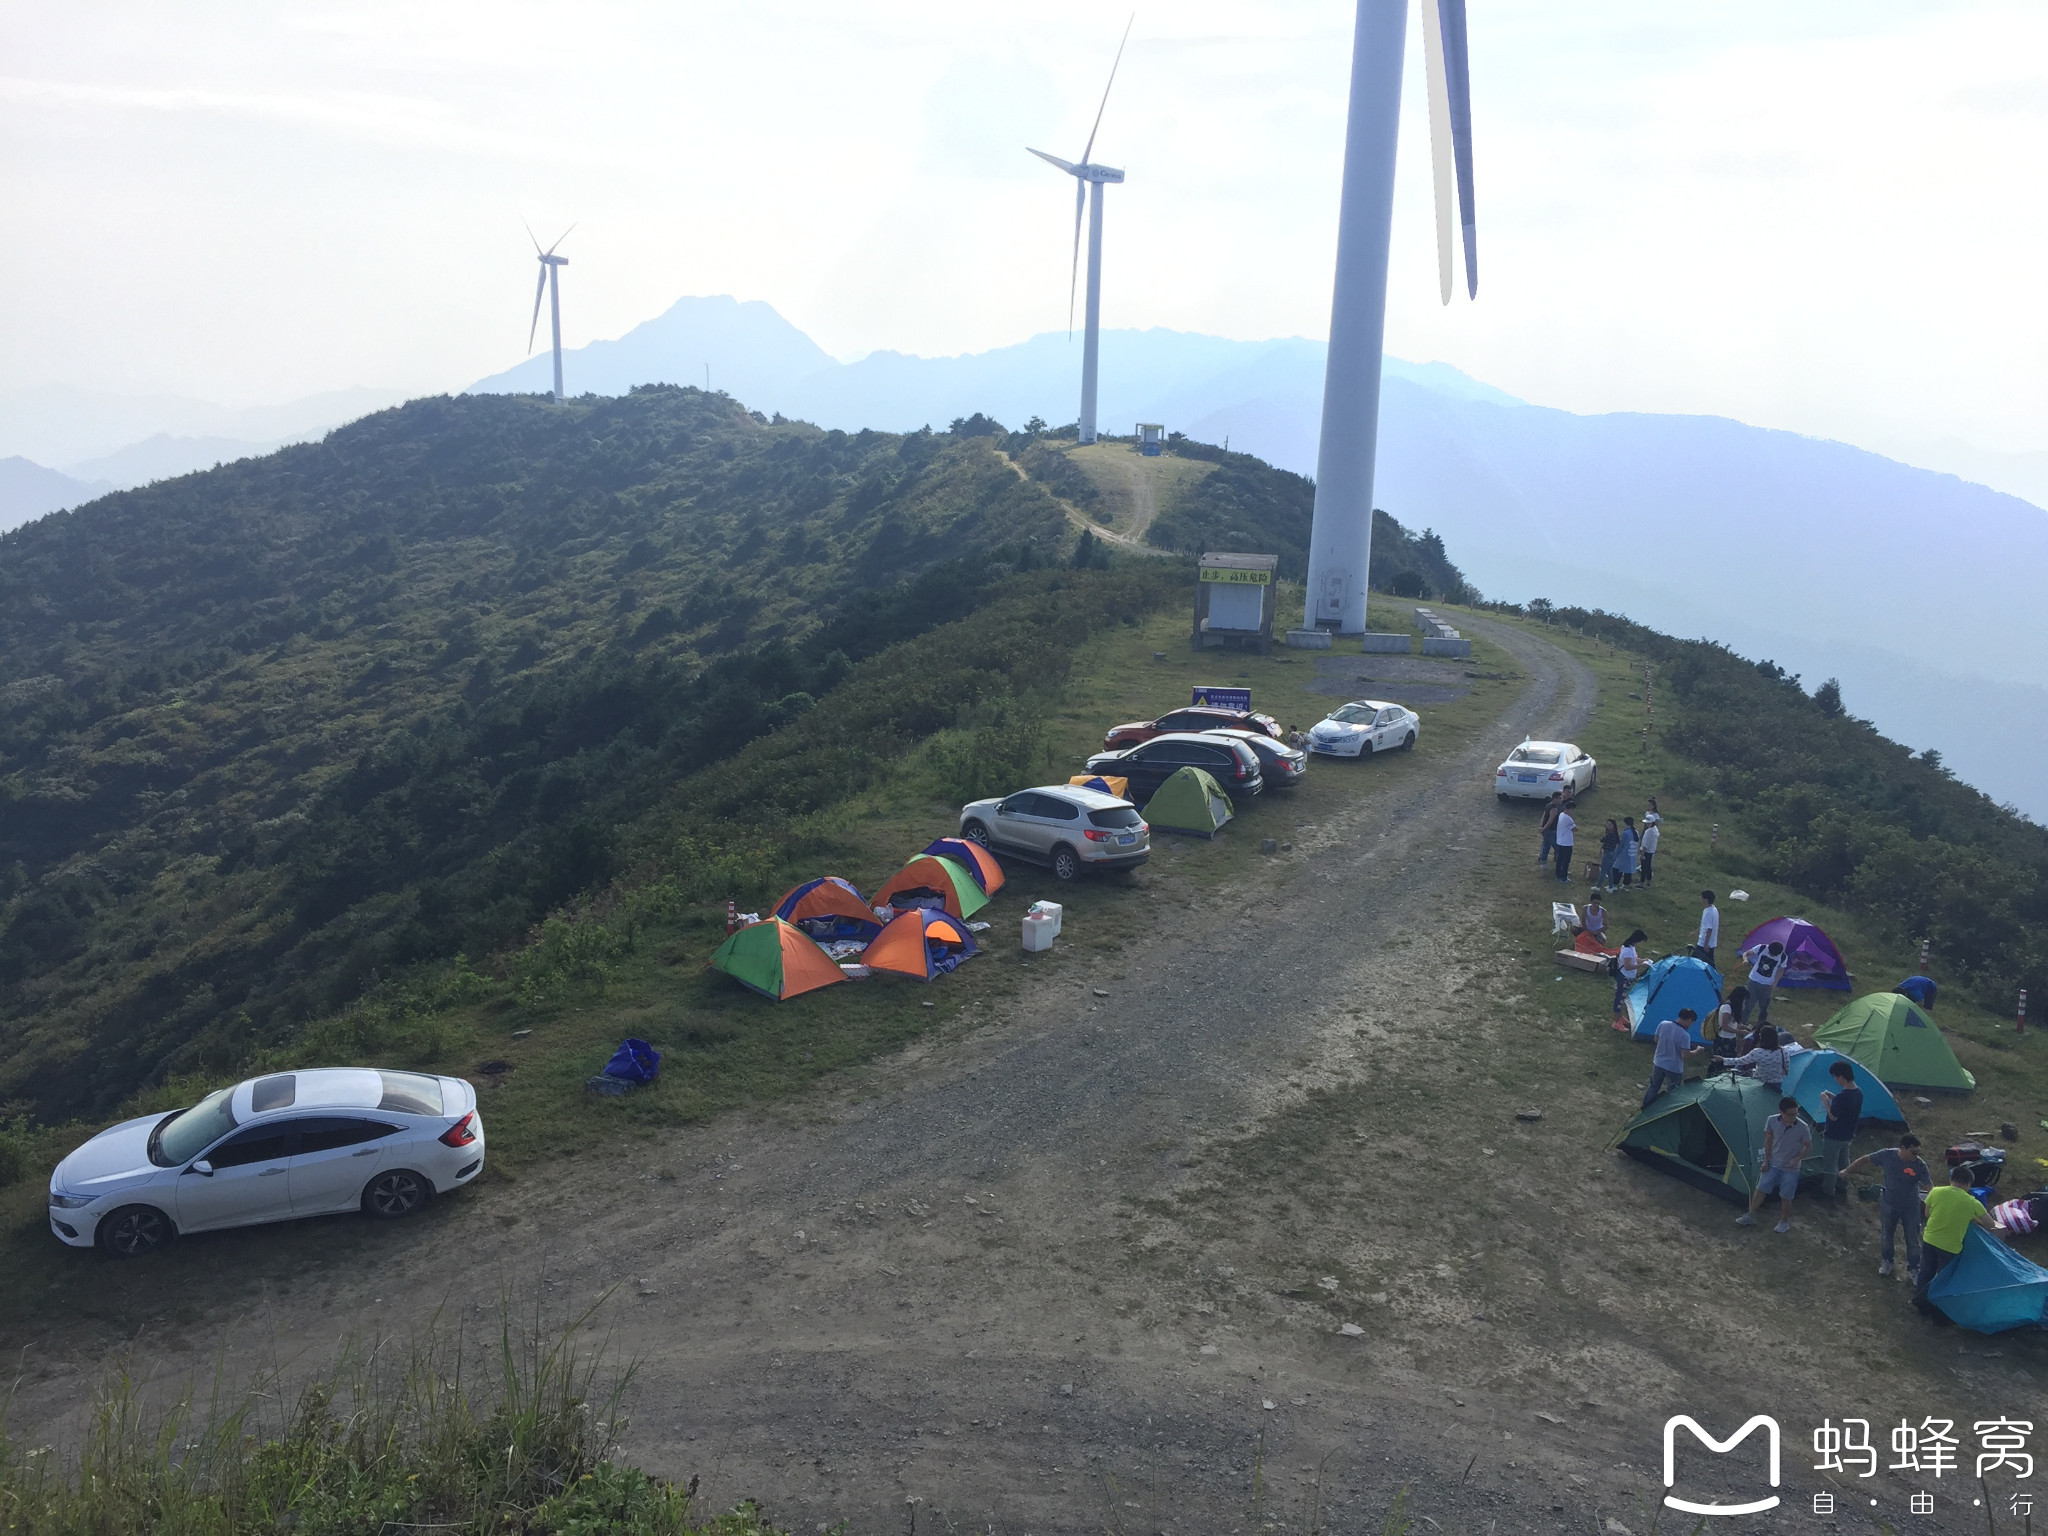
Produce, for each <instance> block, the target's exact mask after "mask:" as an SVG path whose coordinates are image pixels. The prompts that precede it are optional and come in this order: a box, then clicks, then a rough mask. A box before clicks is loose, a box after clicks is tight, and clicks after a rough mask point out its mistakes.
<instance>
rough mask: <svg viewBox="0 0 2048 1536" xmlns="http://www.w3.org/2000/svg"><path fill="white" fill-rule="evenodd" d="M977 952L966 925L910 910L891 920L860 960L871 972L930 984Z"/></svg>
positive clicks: (940, 914)
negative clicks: (883, 972) (887, 972)
mask: <svg viewBox="0 0 2048 1536" xmlns="http://www.w3.org/2000/svg"><path fill="white" fill-rule="evenodd" d="M979 949H980V946H979V945H977V944H976V943H975V942H974V935H973V934H972V933H970V932H969V931H968V928H967V925H966V924H965V923H963V922H961V921H959V920H958V919H957V918H953V917H948V916H947V915H946V914H945V913H943V912H934V911H933V910H932V909H931V908H929V907H913V908H911V909H910V910H909V911H908V912H905V913H904V914H903V915H902V916H900V917H897V918H894V919H892V920H891V921H890V923H889V926H888V927H886V928H884V929H883V930H882V936H881V937H880V938H879V939H876V940H875V941H874V943H872V944H870V945H869V946H868V947H867V951H866V953H864V954H863V955H862V956H861V957H860V958H861V963H862V964H863V965H865V966H867V967H868V968H869V969H870V970H876V971H895V972H896V973H898V974H899V975H903V976H915V977H916V978H917V979H918V980H919V981H930V980H931V979H932V978H933V977H934V976H938V975H942V974H943V973H944V972H946V971H950V970H952V969H953V967H954V966H956V965H958V964H959V963H960V962H961V961H962V960H965V959H966V958H967V957H968V956H969V955H972V954H975V953H977V952H978V951H979Z"/></svg>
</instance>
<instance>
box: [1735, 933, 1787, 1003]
mask: <svg viewBox="0 0 2048 1536" xmlns="http://www.w3.org/2000/svg"><path fill="white" fill-rule="evenodd" d="M1742 958H1743V959H1744V960H1747V961H1748V962H1749V996H1750V1001H1752V1002H1753V1003H1755V1004H1756V1021H1757V1023H1759V1024H1768V1023H1769V1022H1770V1020H1771V994H1772V993H1774V992H1775V991H1777V988H1778V983H1779V982H1780V981H1782V980H1783V979H1784V975H1785V946H1784V945H1783V944H1781V943H1779V942H1778V941H1777V940H1776V939H1773V940H1771V942H1770V943H1768V944H1758V945H1756V946H1755V947H1754V948H1751V949H1745V950H1744V951H1743V952H1742Z"/></svg>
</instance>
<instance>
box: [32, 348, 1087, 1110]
mask: <svg viewBox="0 0 2048 1536" xmlns="http://www.w3.org/2000/svg"><path fill="white" fill-rule="evenodd" d="M1068 537H1069V535H1068V534H1067V532H1066V529H1065V524H1064V521H1063V517H1062V514H1061V512H1060V510H1059V508H1058V506H1057V504H1056V503H1055V502H1053V501H1052V500H1051V499H1050V498H1049V497H1047V496H1045V495H1044V494H1043V493H1042V492H1040V491H1039V490H1038V489H1037V488H1035V487H1034V486H1032V485H1030V484H1028V483H1026V482H1023V481H1021V480H1020V479H1019V478H1018V477H1017V475H1016V474H1015V473H1014V472H1013V471H1012V470H1011V469H1010V468H1009V467H1008V466H1007V465H1006V464H1005V463H1004V462H1003V461H1002V460H1001V459H1000V458H999V457H998V456H997V455H996V454H995V453H993V452H992V451H991V449H990V445H989V443H988V442H987V441H985V440H983V439H980V438H976V437H955V436H951V435H945V434H938V435H935V434H931V433H919V434H913V435H910V436H906V437H896V436H890V435H886V434H879V433H862V434H858V435H854V436H848V435H847V434H844V433H839V432H821V431H818V430H816V429H815V428H811V427H807V426H802V425H798V424H786V423H785V424H775V425H769V424H766V423H763V422H761V421H760V420H758V419H757V418H755V417H753V416H751V415H750V414H749V413H748V412H746V411H745V410H744V409H743V408H741V407H740V406H739V405H737V404H735V403H734V402H732V401H731V400H729V399H726V398H725V397H723V396H715V395H705V394H703V393H702V392H700V391H697V390H687V389H670V388H660V389H648V390H643V391H640V392H638V393H636V394H634V395H632V396H630V397H627V398H625V399H618V400H587V401H583V402H572V403H571V404H570V405H568V406H566V407H561V408H555V407H552V406H550V405H548V404H546V403H544V402H542V401H539V400H535V399H525V398H508V397H496V396H481V397H465V398H461V399H453V400H449V399H438V400H424V401H418V402H414V403H413V404H411V405H408V406H406V407H404V408H402V409H399V410H395V411H388V412H385V413H383V414H381V415H378V416H374V417H370V418H368V419H366V420H364V421H362V422H359V423H357V424H355V425H354V426H351V427H349V428H346V429H344V430H343V431H340V432H337V433H335V434H334V435H333V436H331V437H329V438H328V439H327V440H326V441H325V442H323V443H319V444H313V445H307V446H303V447H298V448H292V449H287V450H285V451H284V452H281V453H278V454H274V455H271V456H270V457H268V458H265V459H260V460H254V461H249V462H245V463H241V464H236V465H231V466H228V467H225V468H222V469H218V470H214V471H211V472H208V473H205V474H199V475H193V476H188V477H186V478H185V479H182V480H177V481H172V482H169V483H167V484H163V485H159V486H155V487H152V488H150V489H147V490H143V491H135V492H128V493H124V494H121V495H117V496H112V497H108V498H105V499H104V500H102V501H100V502H97V503H94V504H93V505H92V506H90V507H87V508H84V509H81V510H79V511H76V512H72V513H66V514H60V515H57V516H53V517H49V518H45V519H43V520H42V521H40V522H38V523H35V524H32V525H30V526H29V527H27V528H24V529H20V530H18V531H16V532H15V533H13V534H10V535H8V536H7V537H6V538H5V539H4V540H0V902H4V905H0V1105H4V1104H6V1103H8V1102H9V1101H15V1102H25V1103H26V1104H28V1105H29V1106H32V1107H33V1108H35V1109H36V1110H38V1111H39V1112H41V1113H44V1114H50V1113H59V1112H71V1111H78V1110H84V1109H87V1108H92V1107H103V1106H105V1105H107V1104H110V1103H112V1102H114V1101H116V1100H118V1099H119V1098H120V1097H122V1096H123V1095H124V1094H126V1093H127V1092H128V1091H130V1090H131V1089H132V1088H133V1087H134V1086H136V1084H137V1083H138V1082H141V1081H145V1080H149V1079H152V1078H156V1077H160V1076H162V1075H163V1074H165V1073H167V1072H171V1071H177V1070H186V1069H190V1068H194V1067H197V1066H200V1065H219V1064H221V1063H223V1062H228V1061H232V1060H234V1059H237V1058H239V1057H240V1056H243V1055H246V1053H247V1052H248V1051H249V1050H251V1049H253V1048H254V1046H255V1045H256V1044H257V1043H258V1042H260V1041H263V1040H266V1039H275V1038H277V1037H278V1036H279V1035H280V1034H283V1033H288V1032H289V1031H290V1030H291V1029H293V1028H295V1027H297V1026H298V1025H300V1024H302V1023H303V1022H304V1021H305V1020H307V1019H310V1018H313V1017H316V1016H319V1015H321V1014H323V1013H326V1012H329V1011H331V1010H332V1009H333V1008H335V1007H337V1006H339V1005H340V1004H341V1003H343V1002H345V1001H346V1000H348V999H349V998H350V997H353V996H356V995H359V994H360V993H361V992H362V991H363V990H364V989H366V988H368V987H370V986H372V985H373V984H374V983H375V982H376V981H377V979H378V978H379V977H380V976H383V975H388V974H389V973H390V972H391V971H392V970H394V969H395V968H402V967H404V966H407V965H409V964H412V963H414V962H417V961H420V960H423V959H428V958H435V957H441V956H447V955H451V954H454V953H456V952H458V951H464V952H467V953H469V954H472V955H481V954H483V953H485V952H488V951H490V950H493V949H496V948H499V947H502V946H504V945H506V944H509V943H512V942H514V941H516V940H518V939H519V938H520V937H521V936H522V935H523V934H524V933H525V931H526V930H527V928H528V927H530V926H531V925H532V924H533V923H534V922H536V921H537V920H538V919H540V918H541V917H542V916H544V915H545V914H546V913H547V912H548V911H549V910H551V909H552V908H554V907H555V906H557V905H559V904H560V903H562V902H563V901H566V900H568V899H569V898H571V897H572V896H574V895H575V894H577V893H578V892H581V891H585V890H589V889H591V888H593V887H596V886H600V885H602V884H603V883H604V882H605V881H607V880H609V879H610V878H611V877H612V875H613V874H614V873H616V872H617V871H618V869H619V868H621V867H622V866H621V863H620V861H621V859H622V858H623V857H625V856H626V855H625V851H624V850H623V849H622V847H621V845H620V843H619V841H618V835H617V834H618V831H619V829H620V828H621V827H623V826H624V825H626V824H627V823H629V822H630V821H631V820H632V819H633V818H634V817H635V816H637V815H640V814H641V813H643V812H645V811H647V810H649V809H650V808H651V807H653V806H654V805H655V804H656V803H657V802H658V801H659V800H660V798H661V796H662V794H663V793H664V792H665V790H666V788H667V787H668V786H669V785H671V784H673V783H674V782H675V781H677V780H678V779H681V778H685V777H687V776H688V775H689V774H690V773H691V772H693V771H695V770H697V769H699V768H701V767H703V766H705V765H707V764H710V763H713V762H717V761H719V760H721V759H723V758H725V757H728V756H730V755H732V754H733V753H735V752H738V751H740V750H741V749H742V748H744V747H745V745H746V743H747V742H749V741H751V740H753V739H755V738H756V737H759V736H761V735H764V734H766V733H768V732H770V731H773V730H774V729H775V728H776V727H778V726H780V725H782V724H784V723H786V722H787V721H789V720H791V719H793V718H795V717H796V716H798V715H800V714H802V713H804V712H805V711H807V710H808V709H810V708H811V707H812V705H813V703H814V702H815V700H816V699H817V698H818V697H820V696H822V695H824V694H827V693H829V692H830V691H831V690H832V689H833V688H834V687H835V686H837V685H838V684H839V683H840V682H841V681H842V680H843V679H845V678H846V677H847V676H848V675H849V674H850V673H851V671H852V670H853V669H854V668H856V667H857V666H858V665H859V664H860V663H861V662H862V661H863V659H865V658H867V657H870V656H873V655H875V654H877V653H878V652H880V651H882V650H884V649H885V648H886V647H887V646H889V645H890V644H892V643H895V642H897V641H899V640H901V639H903V638H905V637H907V636H911V635H915V634H918V633H922V632H924V631H927V630H930V629H932V628H933V627H935V626H936V625H938V624H941V623H944V622H946V621H948V620H951V619H956V618H958V617H959V616H960V615H962V614H965V613H968V612H971V611H973V610H974V609H975V608H976V607H977V606H979V605H981V604H982V603H983V602H984V601H986V599H987V596H988V594H989V592H990V591H991V590H992V589H993V588H995V587H997V586H1000V585H1001V584H1002V583H1003V582H1004V581H1006V580H1008V579H1011V578H1012V576H1013V573H1015V572H1017V571H1020V570H1028V569H1031V568H1033V567H1037V566H1042V565H1045V564H1047V563H1048V562H1049V561H1053V560H1056V559H1057V558H1058V557H1059V555H1060V546H1061V544H1062V541H1064V540H1066V539H1067V538H1068Z"/></svg>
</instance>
